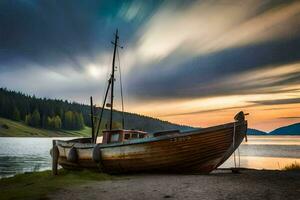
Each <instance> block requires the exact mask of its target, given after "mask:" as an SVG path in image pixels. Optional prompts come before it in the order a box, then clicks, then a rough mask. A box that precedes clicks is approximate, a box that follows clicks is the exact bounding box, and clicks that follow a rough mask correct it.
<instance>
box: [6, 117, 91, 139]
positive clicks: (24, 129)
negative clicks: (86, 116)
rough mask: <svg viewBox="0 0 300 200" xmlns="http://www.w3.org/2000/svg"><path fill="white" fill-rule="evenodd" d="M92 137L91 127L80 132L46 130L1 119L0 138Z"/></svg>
mask: <svg viewBox="0 0 300 200" xmlns="http://www.w3.org/2000/svg"><path fill="white" fill-rule="evenodd" d="M90 135H91V128H89V127H85V128H84V129H82V130H79V131H67V130H46V129H40V128H34V127H30V126H27V125H26V124H24V123H23V122H15V121H12V120H9V119H5V118H1V117H0V137H64V136H68V137H78V136H90Z"/></svg>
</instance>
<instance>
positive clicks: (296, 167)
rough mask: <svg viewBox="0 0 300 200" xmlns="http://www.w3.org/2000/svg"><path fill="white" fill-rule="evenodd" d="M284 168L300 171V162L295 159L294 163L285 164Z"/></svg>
mask: <svg viewBox="0 0 300 200" xmlns="http://www.w3.org/2000/svg"><path fill="white" fill-rule="evenodd" d="M283 170H286V171H300V163H297V162H296V161H295V163H292V164H289V165H287V166H285V167H284V168H283Z"/></svg>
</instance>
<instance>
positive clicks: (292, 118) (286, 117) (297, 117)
mask: <svg viewBox="0 0 300 200" xmlns="http://www.w3.org/2000/svg"><path fill="white" fill-rule="evenodd" d="M278 119H300V117H297V116H296V117H293V116H291V117H279V118H278Z"/></svg>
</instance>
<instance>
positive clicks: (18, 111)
mask: <svg viewBox="0 0 300 200" xmlns="http://www.w3.org/2000/svg"><path fill="white" fill-rule="evenodd" d="M87 98H88V97H87ZM101 109H102V108H99V107H97V108H96V109H95V115H99V113H100V111H101ZM103 113H104V120H103V123H102V124H101V129H104V128H105V127H106V124H107V122H108V117H109V111H108V110H107V109H104V112H103ZM0 117H3V118H7V119H11V120H14V121H20V122H24V123H25V124H26V125H28V126H32V127H38V128H44V129H50V130H51V129H64V130H80V129H83V128H84V127H85V126H89V127H91V119H90V106H89V105H84V104H80V103H76V102H69V101H67V100H59V99H48V98H38V97H35V96H34V95H33V96H31V95H27V94H23V93H21V92H15V91H11V90H8V89H6V88H0ZM113 119H114V123H113V126H114V128H121V121H122V113H121V112H120V111H117V110H114V112H113ZM124 119H125V123H124V125H125V127H124V128H125V129H139V130H143V131H149V132H153V131H160V130H170V129H180V130H187V129H191V127H188V126H182V125H177V124H173V123H170V122H167V121H162V120H159V119H155V118H152V117H147V116H143V115H139V114H134V113H128V112H125V113H124ZM96 123H97V122H96Z"/></svg>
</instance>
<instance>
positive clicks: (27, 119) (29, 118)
mask: <svg viewBox="0 0 300 200" xmlns="http://www.w3.org/2000/svg"><path fill="white" fill-rule="evenodd" d="M25 124H26V125H28V126H31V114H27V115H26V116H25Z"/></svg>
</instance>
